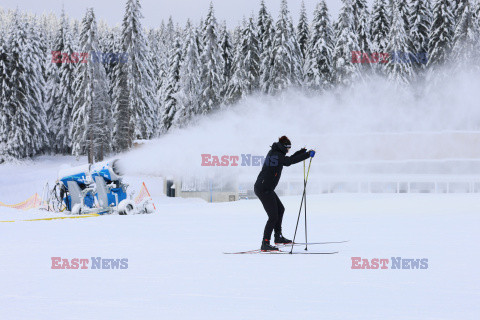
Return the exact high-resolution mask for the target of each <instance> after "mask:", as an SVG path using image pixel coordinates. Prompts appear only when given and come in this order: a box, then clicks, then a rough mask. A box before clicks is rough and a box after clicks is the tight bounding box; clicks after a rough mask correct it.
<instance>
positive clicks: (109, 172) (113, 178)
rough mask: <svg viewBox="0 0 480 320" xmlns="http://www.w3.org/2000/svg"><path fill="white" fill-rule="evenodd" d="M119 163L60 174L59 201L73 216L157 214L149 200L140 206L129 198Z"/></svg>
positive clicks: (85, 166) (75, 169)
mask: <svg viewBox="0 0 480 320" xmlns="http://www.w3.org/2000/svg"><path fill="white" fill-rule="evenodd" d="M127 187H128V185H127V184H124V183H122V179H121V174H120V170H119V168H118V160H112V161H106V162H102V163H97V164H94V165H89V164H87V165H83V166H78V167H73V168H67V169H62V170H60V171H59V173H58V181H57V188H59V192H60V195H59V198H60V199H61V201H62V202H63V204H64V205H65V207H66V210H67V211H68V212H70V213H71V214H88V213H97V214H111V213H118V214H121V215H125V214H137V213H151V212H153V205H152V204H151V203H150V200H149V199H146V200H145V201H143V202H141V203H139V204H138V205H136V204H135V202H134V201H133V200H132V199H131V197H130V198H128V197H127Z"/></svg>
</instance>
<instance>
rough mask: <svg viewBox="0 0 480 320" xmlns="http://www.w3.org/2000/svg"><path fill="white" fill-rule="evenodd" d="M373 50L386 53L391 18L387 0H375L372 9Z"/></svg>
mask: <svg viewBox="0 0 480 320" xmlns="http://www.w3.org/2000/svg"><path fill="white" fill-rule="evenodd" d="M371 21H372V29H371V32H372V37H371V39H372V51H373V52H377V53H386V50H387V45H388V42H387V39H388V33H389V31H390V18H389V16H388V13H387V4H386V2H385V0H375V2H374V3H373V10H372V19H371Z"/></svg>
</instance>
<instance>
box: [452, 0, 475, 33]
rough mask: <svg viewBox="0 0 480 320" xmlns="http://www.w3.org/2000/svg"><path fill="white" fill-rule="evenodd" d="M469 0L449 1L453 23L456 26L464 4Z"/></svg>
mask: <svg viewBox="0 0 480 320" xmlns="http://www.w3.org/2000/svg"><path fill="white" fill-rule="evenodd" d="M469 1H470V0H451V1H450V8H451V12H452V17H453V24H454V26H455V28H456V26H457V24H458V23H460V19H461V18H462V15H463V12H464V9H465V5H466V4H467V3H469Z"/></svg>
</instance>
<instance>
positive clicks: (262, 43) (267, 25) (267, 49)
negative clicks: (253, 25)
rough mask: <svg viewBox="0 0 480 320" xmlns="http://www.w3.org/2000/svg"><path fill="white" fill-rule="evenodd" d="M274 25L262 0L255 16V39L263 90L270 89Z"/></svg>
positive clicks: (267, 90)
mask: <svg viewBox="0 0 480 320" xmlns="http://www.w3.org/2000/svg"><path fill="white" fill-rule="evenodd" d="M274 37H275V26H274V24H273V19H272V17H271V15H270V13H269V12H268V10H267V7H266V6H265V2H264V1H263V0H262V2H261V3H260V11H259V12H258V18H257V39H258V46H259V52H260V88H261V89H262V91H263V92H269V90H270V85H271V82H270V69H271V68H272V65H273V42H274Z"/></svg>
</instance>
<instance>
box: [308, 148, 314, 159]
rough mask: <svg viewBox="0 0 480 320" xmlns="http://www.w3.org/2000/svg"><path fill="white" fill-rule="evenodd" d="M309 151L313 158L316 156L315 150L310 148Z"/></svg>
mask: <svg viewBox="0 0 480 320" xmlns="http://www.w3.org/2000/svg"><path fill="white" fill-rule="evenodd" d="M308 152H309V153H310V157H311V158H313V157H315V150H310V151H308Z"/></svg>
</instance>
